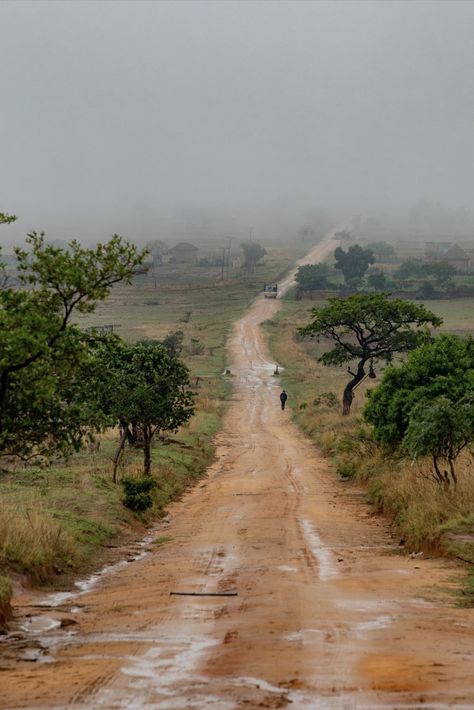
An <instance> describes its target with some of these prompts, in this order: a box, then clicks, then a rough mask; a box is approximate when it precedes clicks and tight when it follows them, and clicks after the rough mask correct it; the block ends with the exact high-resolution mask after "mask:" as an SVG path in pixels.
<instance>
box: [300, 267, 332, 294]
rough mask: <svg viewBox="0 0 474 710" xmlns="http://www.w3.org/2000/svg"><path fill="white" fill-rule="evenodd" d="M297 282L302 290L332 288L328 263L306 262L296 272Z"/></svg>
mask: <svg viewBox="0 0 474 710" xmlns="http://www.w3.org/2000/svg"><path fill="white" fill-rule="evenodd" d="M296 282H297V284H298V286H299V288H300V289H301V290H302V291H316V290H317V289H324V288H332V287H333V284H332V283H331V282H330V281H329V267H328V265H327V264H305V265H304V266H300V267H299V268H298V271H297V272H296Z"/></svg>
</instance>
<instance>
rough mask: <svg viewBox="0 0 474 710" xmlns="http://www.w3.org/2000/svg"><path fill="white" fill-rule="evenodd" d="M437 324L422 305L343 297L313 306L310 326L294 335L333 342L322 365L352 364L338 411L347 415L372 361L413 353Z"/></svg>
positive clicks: (381, 296)
mask: <svg viewBox="0 0 474 710" xmlns="http://www.w3.org/2000/svg"><path fill="white" fill-rule="evenodd" d="M441 322H442V321H441V319H440V318H438V317H437V316H435V314H434V313H431V311H428V310H427V309H426V308H425V307H424V306H423V305H418V304H415V303H411V302H410V301H403V300H401V299H390V298H389V297H388V295H387V294H385V293H381V294H371V295H362V294H355V295H353V296H350V297H349V298H346V299H342V298H329V299H328V304H327V305H326V306H323V307H320V308H313V310H312V320H311V322H310V323H309V324H308V325H306V326H304V327H303V328H300V329H299V333H300V334H301V335H303V336H311V337H316V338H317V339H318V340H319V339H320V338H324V339H326V340H328V341H329V342H332V343H333V348H332V349H331V350H328V351H327V352H325V353H324V354H323V355H322V356H321V358H320V361H321V362H323V363H324V365H344V364H345V363H350V362H355V363H356V365H355V370H351V368H350V367H348V368H347V370H348V373H349V375H350V376H351V379H350V380H349V382H348V383H347V385H346V387H345V388H344V393H343V397H342V413H343V414H345V415H346V414H349V412H350V409H351V405H352V401H353V399H354V389H355V387H357V385H358V384H359V383H360V382H362V380H363V379H364V378H365V377H366V376H367V375H370V376H372V377H375V371H374V363H375V362H377V361H382V362H386V363H388V362H391V360H392V358H393V356H394V355H395V354H396V353H403V352H407V351H409V350H413V349H414V348H416V347H417V346H418V345H420V343H422V342H424V341H426V339H427V338H428V337H429V332H428V330H427V328H426V326H427V325H428V324H431V325H433V326H439V325H441ZM367 366H369V370H368V372H367Z"/></svg>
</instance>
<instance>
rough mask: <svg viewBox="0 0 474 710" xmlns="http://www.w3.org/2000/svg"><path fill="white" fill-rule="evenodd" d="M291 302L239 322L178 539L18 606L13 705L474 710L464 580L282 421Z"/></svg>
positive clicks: (7, 690)
mask: <svg viewBox="0 0 474 710" xmlns="http://www.w3.org/2000/svg"><path fill="white" fill-rule="evenodd" d="M333 247H334V242H331V235H329V236H328V237H327V238H326V239H325V240H324V241H323V242H322V243H321V244H320V245H319V246H318V247H317V248H316V249H315V250H313V253H312V254H311V255H310V256H308V257H307V260H309V261H316V260H318V259H320V258H323V257H324V255H325V254H326V253H327V251H328V250H330V249H332V248H333ZM290 282H291V278H290V279H288V280H287V282H286V283H285V287H287V286H288V285H289V283H290ZM278 307H279V303H278V302H277V301H268V300H267V301H266V300H263V299H262V300H258V301H256V302H255V304H254V305H253V307H252V308H251V309H250V311H249V312H248V314H247V315H246V316H245V317H244V318H242V319H241V320H240V321H239V322H238V323H237V324H236V328H235V334H234V336H233V339H232V341H231V343H230V354H231V361H232V363H233V364H232V366H231V369H232V373H233V374H234V377H235V393H234V397H233V401H232V403H231V406H230V408H229V411H228V413H227V415H226V419H225V425H224V428H223V430H222V432H221V433H220V435H219V436H218V442H217V443H218V449H217V457H216V461H215V463H214V464H213V465H212V466H211V467H210V469H209V475H208V477H207V478H206V479H205V480H204V481H203V482H202V483H201V484H199V485H198V486H196V488H194V489H193V490H192V491H190V492H189V493H187V494H186V495H185V496H184V498H183V500H182V501H180V502H179V503H176V504H173V505H172V506H171V507H170V518H169V521H165V522H164V523H162V524H161V525H160V526H157V527H156V528H155V529H154V531H153V537H159V536H167V538H168V540H167V542H165V543H164V544H162V545H153V544H152V543H150V544H147V545H146V546H145V547H144V551H145V552H146V554H145V555H144V556H142V557H141V559H138V560H135V561H131V562H130V563H129V564H127V563H124V564H123V565H121V566H120V567H119V568H118V569H117V570H116V571H112V572H111V573H110V574H107V575H104V576H103V577H102V579H101V580H100V581H99V583H98V584H97V585H96V586H95V587H93V588H92V589H91V590H90V591H87V593H79V592H78V593H77V594H76V595H75V596H72V597H56V598H51V599H49V602H50V604H51V608H48V607H45V606H43V607H41V608H40V609H38V608H37V607H35V606H34V605H35V604H36V605H37V604H38V603H40V600H39V599H38V598H37V597H36V598H33V597H32V596H29V597H28V598H26V597H25V598H22V599H18V600H17V607H16V609H17V612H16V613H17V619H18V622H17V623H18V624H19V625H23V626H24V628H25V629H26V630H27V631H26V632H25V633H26V637H25V633H20V634H19V635H18V636H17V638H16V639H10V640H9V641H7V642H6V643H5V644H4V648H5V649H6V651H7V652H6V653H5V659H6V660H5V662H4V663H3V664H2V666H3V667H2V672H1V673H0V687H1V693H0V707H2V708H6V707H30V708H32V707H66V706H67V707H70V706H83V707H88V708H100V707H104V708H120V707H127V708H142V707H150V708H163V709H165V710H171V709H172V708H176V709H179V710H181V709H184V708H216V709H218V710H227V709H228V710H232V709H234V708H244V707H246V708H257V707H269V708H277V707H285V706H286V705H288V704H290V703H292V704H293V707H294V708H314V709H319V708H340V709H346V708H368V707H371V708H372V707H386V708H402V707H412V708H415V707H416V708H418V707H426V708H435V707H436V708H438V707H448V706H456V707H466V708H468V707H469V708H472V707H474V655H473V654H474V612H473V611H472V610H469V611H465V610H460V609H455V608H453V605H452V598H451V597H450V596H449V595H448V594H447V593H446V592H443V591H442V589H443V588H444V587H446V586H449V584H450V581H451V578H452V576H453V575H454V574H455V573H457V571H456V567H455V566H454V565H452V564H451V563H448V562H446V561H443V560H423V559H419V558H413V559H412V558H410V557H407V556H402V555H400V554H399V551H398V540H397V539H393V538H392V537H391V535H390V530H389V527H388V525H387V524H386V523H385V522H384V521H383V520H381V519H380V518H378V517H376V516H373V515H371V513H370V510H369V509H368V507H367V506H366V505H365V504H364V503H363V500H362V497H363V493H362V491H359V490H357V489H356V488H355V487H354V486H353V485H352V484H347V483H341V482H338V481H336V479H335V477H334V475H333V474H332V473H331V472H330V471H329V470H328V464H327V462H326V461H325V460H324V459H323V458H322V457H321V456H320V455H319V454H318V452H317V451H316V450H315V448H314V446H313V445H312V444H311V443H310V442H309V441H308V440H307V439H306V438H305V437H304V436H303V435H302V434H301V433H300V432H299V431H298V430H297V429H296V427H295V425H294V424H293V423H292V422H291V419H290V416H291V413H290V412H289V411H285V412H282V411H280V408H279V405H278V394H279V388H278V381H277V378H275V377H274V376H273V367H274V365H273V363H271V362H270V361H269V356H268V352H267V348H266V345H265V343H264V340H263V336H262V331H261V329H260V328H259V327H258V326H259V323H261V322H262V321H263V320H265V319H267V318H269V317H271V316H272V315H273V314H274V313H275V312H276V310H277V309H278ZM290 404H291V402H290ZM172 592H193V593H200V594H203V593H204V594H205V593H213V594H215V593H219V594H222V595H223V596H175V595H173V596H170V593H172ZM46 602H48V600H46ZM42 603H43V604H44V603H45V600H44V599H43V600H42ZM27 611H28V612H29V613H31V614H32V616H30V617H29V619H26V620H25V618H24V616H22V615H24V613H25V612H27ZM59 619H68V620H72V621H76V622H77V624H74V625H71V626H67V627H65V628H63V629H57V628H55V624H57V623H58V620H59ZM66 623H67V622H66ZM48 626H49V627H50V628H49V629H48ZM35 629H37V630H38V633H36V634H35ZM25 638H26V639H27V640H28V639H30V642H29V644H28V642H27V641H25ZM34 639H37V641H38V642H37V643H36V644H33V640H34ZM15 644H16V645H15ZM35 647H36V650H35ZM8 649H9V650H8ZM28 654H29V655H30V659H33V658H35V659H36V661H35V662H31V660H30V661H27V660H24V659H25V657H28ZM35 654H36V655H35ZM12 658H13V659H14V660H13V662H12ZM15 659H16V660H15ZM22 659H23V660H22Z"/></svg>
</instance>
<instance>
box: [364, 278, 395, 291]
mask: <svg viewBox="0 0 474 710" xmlns="http://www.w3.org/2000/svg"><path fill="white" fill-rule="evenodd" d="M392 285H393V282H391V281H390V280H389V279H388V278H387V277H386V276H385V274H369V275H368V276H367V286H368V287H369V288H372V289H373V290H374V291H380V292H383V291H388V289H389V288H390V287H391V286H392Z"/></svg>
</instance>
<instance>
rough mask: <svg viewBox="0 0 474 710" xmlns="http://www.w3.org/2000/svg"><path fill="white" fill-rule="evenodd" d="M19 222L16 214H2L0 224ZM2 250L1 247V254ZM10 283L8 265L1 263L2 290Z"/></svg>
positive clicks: (0, 213) (0, 280) (0, 214)
mask: <svg viewBox="0 0 474 710" xmlns="http://www.w3.org/2000/svg"><path fill="white" fill-rule="evenodd" d="M16 220H17V216H16V215H14V214H11V215H9V214H6V213H5V212H0V224H11V223H12V222H15V221H16ZM1 251H2V248H1V247H0V253H1ZM8 281H9V276H8V273H7V270H6V264H5V263H4V262H3V261H0V290H2V289H5V288H6V287H7V284H8Z"/></svg>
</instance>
